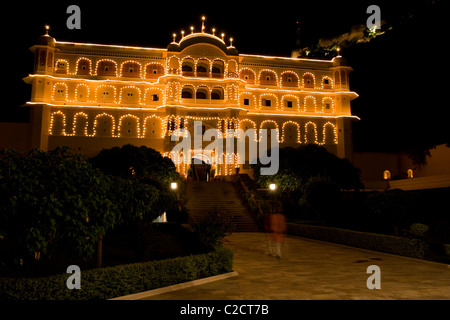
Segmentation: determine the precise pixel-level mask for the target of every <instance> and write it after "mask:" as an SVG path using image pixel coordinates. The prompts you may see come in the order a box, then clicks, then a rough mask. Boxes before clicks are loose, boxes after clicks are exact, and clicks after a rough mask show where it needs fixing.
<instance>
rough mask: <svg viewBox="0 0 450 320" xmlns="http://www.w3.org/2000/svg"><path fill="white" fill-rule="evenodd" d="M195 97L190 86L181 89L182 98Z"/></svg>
mask: <svg viewBox="0 0 450 320" xmlns="http://www.w3.org/2000/svg"><path fill="white" fill-rule="evenodd" d="M193 97H194V95H193V91H192V89H191V88H190V87H184V88H183V89H182V90H181V98H182V99H192V98H193Z"/></svg>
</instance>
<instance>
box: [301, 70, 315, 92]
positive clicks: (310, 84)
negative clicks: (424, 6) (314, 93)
mask: <svg viewBox="0 0 450 320" xmlns="http://www.w3.org/2000/svg"><path fill="white" fill-rule="evenodd" d="M303 87H304V88H312V89H314V76H313V75H312V74H311V73H305V74H304V75H303Z"/></svg>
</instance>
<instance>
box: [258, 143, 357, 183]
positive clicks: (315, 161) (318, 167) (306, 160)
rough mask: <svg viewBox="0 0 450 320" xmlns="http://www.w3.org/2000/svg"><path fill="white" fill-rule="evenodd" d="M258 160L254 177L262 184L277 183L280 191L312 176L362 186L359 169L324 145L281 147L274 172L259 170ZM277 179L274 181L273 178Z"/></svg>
mask: <svg viewBox="0 0 450 320" xmlns="http://www.w3.org/2000/svg"><path fill="white" fill-rule="evenodd" d="M260 167H261V165H260V164H258V165H256V166H255V167H254V168H255V179H256V181H257V182H258V183H259V184H260V185H261V186H263V187H267V186H268V185H269V183H277V182H278V184H277V186H278V185H279V188H280V189H281V190H283V191H288V190H290V191H294V190H298V189H300V188H301V186H302V184H304V183H306V182H307V181H308V180H309V179H310V178H311V177H319V176H320V177H324V178H325V177H327V178H329V179H330V180H331V181H333V182H334V183H336V184H337V185H338V186H339V188H340V189H344V190H352V189H356V190H359V189H361V188H363V185H362V183H361V179H360V171H359V169H357V168H356V167H354V166H353V164H352V163H351V162H350V161H349V160H348V159H345V158H344V159H341V158H339V157H337V156H336V155H334V154H333V153H331V152H329V151H328V150H327V149H326V148H325V147H322V146H318V145H316V144H306V145H302V146H300V147H297V148H292V147H287V148H282V149H280V165H279V170H278V173H277V174H275V175H273V176H262V175H260V174H259V168H260ZM272 181H276V182H272Z"/></svg>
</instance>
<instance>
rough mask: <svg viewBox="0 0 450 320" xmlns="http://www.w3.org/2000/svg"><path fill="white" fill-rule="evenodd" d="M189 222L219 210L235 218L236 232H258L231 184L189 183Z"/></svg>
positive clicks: (187, 193) (187, 186) (187, 206)
mask: <svg viewBox="0 0 450 320" xmlns="http://www.w3.org/2000/svg"><path fill="white" fill-rule="evenodd" d="M185 192H186V193H185V195H186V198H187V203H186V204H185V207H186V210H187V211H188V215H189V220H190V222H192V223H196V222H199V221H200V220H202V219H203V218H204V217H205V216H206V215H207V214H208V213H209V212H210V211H212V210H215V209H219V210H223V211H224V212H226V213H227V214H228V215H229V216H232V217H233V222H234V223H235V224H236V231H238V232H239V231H241V232H244V231H258V227H257V226H256V223H255V221H254V220H253V218H252V217H251V215H250V213H249V212H248V209H247V207H246V206H245V205H244V204H243V203H242V202H241V199H240V197H239V194H238V192H237V190H236V188H235V187H234V185H233V184H231V183H229V182H205V181H202V182H198V181H188V182H186V186H185Z"/></svg>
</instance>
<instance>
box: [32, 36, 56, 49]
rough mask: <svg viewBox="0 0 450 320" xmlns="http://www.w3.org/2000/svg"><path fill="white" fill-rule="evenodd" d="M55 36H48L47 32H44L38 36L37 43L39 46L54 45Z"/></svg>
mask: <svg viewBox="0 0 450 320" xmlns="http://www.w3.org/2000/svg"><path fill="white" fill-rule="evenodd" d="M55 43H56V41H55V38H53V37H51V36H49V35H48V34H44V35H42V36H40V37H39V38H38V41H37V44H38V45H41V46H51V47H54V46H55Z"/></svg>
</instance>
